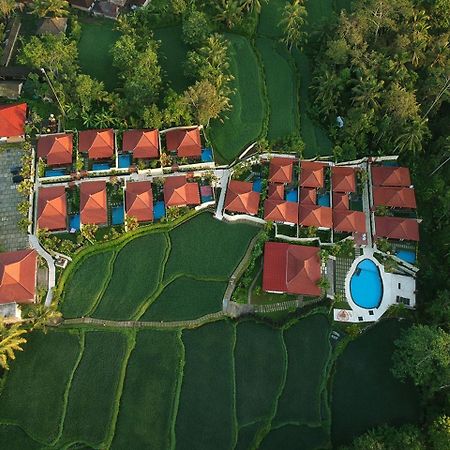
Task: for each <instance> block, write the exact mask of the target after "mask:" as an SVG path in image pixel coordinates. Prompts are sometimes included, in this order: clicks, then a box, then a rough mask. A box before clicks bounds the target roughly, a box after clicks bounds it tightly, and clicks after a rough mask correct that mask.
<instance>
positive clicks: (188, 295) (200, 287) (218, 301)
mask: <svg viewBox="0 0 450 450" xmlns="http://www.w3.org/2000/svg"><path fill="white" fill-rule="evenodd" d="M227 285H228V283H226V282H218V281H198V280H193V279H192V278H187V277H181V278H177V279H176V280H174V281H173V282H172V283H170V284H169V285H168V286H167V287H166V288H165V289H164V291H163V292H162V293H161V295H160V296H159V297H158V298H157V299H156V300H155V301H154V302H153V303H152V304H151V305H150V307H149V308H148V309H147V311H145V313H144V314H143V315H142V316H141V317H140V318H139V320H143V321H154V320H158V321H159V320H165V321H169V320H190V319H197V318H198V317H201V316H204V315H206V314H210V313H215V312H217V311H220V310H221V309H222V300H223V295H224V293H225V290H226V288H227Z"/></svg>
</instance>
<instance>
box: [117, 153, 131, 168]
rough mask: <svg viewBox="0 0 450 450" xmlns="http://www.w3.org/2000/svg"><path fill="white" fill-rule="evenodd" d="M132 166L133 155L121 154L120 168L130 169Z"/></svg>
mask: <svg viewBox="0 0 450 450" xmlns="http://www.w3.org/2000/svg"><path fill="white" fill-rule="evenodd" d="M130 166H131V155H130V154H128V153H127V154H123V155H119V169H128V167H130Z"/></svg>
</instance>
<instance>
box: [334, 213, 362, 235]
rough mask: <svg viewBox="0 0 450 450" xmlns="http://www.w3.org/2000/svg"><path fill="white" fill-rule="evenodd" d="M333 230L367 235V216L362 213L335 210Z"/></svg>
mask: <svg viewBox="0 0 450 450" xmlns="http://www.w3.org/2000/svg"><path fill="white" fill-rule="evenodd" d="M333 229H335V230H336V231H342V232H347V233H365V232H366V215H365V214H364V213H363V212H362V211H350V210H347V209H333Z"/></svg>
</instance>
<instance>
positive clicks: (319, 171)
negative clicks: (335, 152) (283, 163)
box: [300, 161, 324, 188]
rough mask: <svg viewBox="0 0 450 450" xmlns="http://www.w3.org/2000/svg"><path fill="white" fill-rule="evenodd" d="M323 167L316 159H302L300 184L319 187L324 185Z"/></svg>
mask: <svg viewBox="0 0 450 450" xmlns="http://www.w3.org/2000/svg"><path fill="white" fill-rule="evenodd" d="M323 168H324V165H323V164H322V163H318V162H315V161H302V162H301V172H300V186H302V187H310V188H318V187H323V182H324V178H323Z"/></svg>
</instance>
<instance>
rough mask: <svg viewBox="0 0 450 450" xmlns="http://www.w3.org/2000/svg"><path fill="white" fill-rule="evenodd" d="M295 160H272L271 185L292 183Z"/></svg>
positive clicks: (277, 158) (278, 158) (270, 168)
mask: <svg viewBox="0 0 450 450" xmlns="http://www.w3.org/2000/svg"><path fill="white" fill-rule="evenodd" d="M293 167H294V160H293V159H291V158H280V157H278V156H276V157H274V158H272V159H271V160H270V165H269V182H270V183H283V184H286V183H290V182H291V181H292V171H293Z"/></svg>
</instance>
